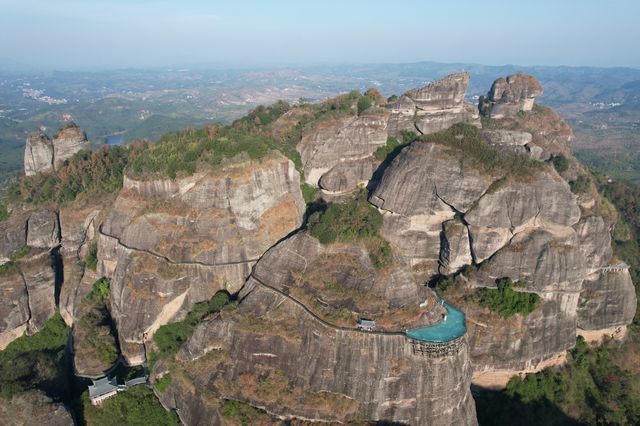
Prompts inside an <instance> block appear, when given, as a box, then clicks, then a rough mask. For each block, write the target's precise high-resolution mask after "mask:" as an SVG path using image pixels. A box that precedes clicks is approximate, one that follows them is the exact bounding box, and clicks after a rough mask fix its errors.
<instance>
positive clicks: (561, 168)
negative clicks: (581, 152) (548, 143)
mask: <svg viewBox="0 0 640 426" xmlns="http://www.w3.org/2000/svg"><path fill="white" fill-rule="evenodd" d="M551 162H552V163H553V167H555V168H556V170H557V171H558V173H564V172H566V171H567V170H569V159H568V158H567V157H565V156H564V155H562V154H559V155H554V156H553V158H552V159H551Z"/></svg>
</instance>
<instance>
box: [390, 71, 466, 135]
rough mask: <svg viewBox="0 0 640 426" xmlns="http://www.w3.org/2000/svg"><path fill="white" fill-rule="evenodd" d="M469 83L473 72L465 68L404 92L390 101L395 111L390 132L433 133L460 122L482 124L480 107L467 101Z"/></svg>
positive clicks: (392, 115) (398, 133)
mask: <svg viewBox="0 0 640 426" xmlns="http://www.w3.org/2000/svg"><path fill="white" fill-rule="evenodd" d="M468 84H469V74H468V73H466V72H462V73H457V74H451V75H448V76H447V77H445V78H442V79H440V80H436V81H434V82H431V83H429V84H428V85H426V86H424V87H421V88H419V89H413V90H410V91H409V92H407V93H405V94H404V95H402V96H400V97H399V98H398V100H397V101H396V102H394V103H391V104H389V105H387V108H388V109H389V111H390V113H391V115H390V117H389V134H390V135H391V136H396V137H397V136H400V135H401V133H402V131H404V130H408V131H413V132H415V131H416V130H417V131H418V132H420V133H422V134H429V133H435V132H437V131H440V130H443V129H446V128H448V127H450V126H452V125H454V124H456V123H471V124H476V125H479V119H478V117H479V116H478V111H477V109H476V108H475V107H474V106H473V105H471V104H469V103H467V102H465V101H464V95H465V93H466V91H467V85H468Z"/></svg>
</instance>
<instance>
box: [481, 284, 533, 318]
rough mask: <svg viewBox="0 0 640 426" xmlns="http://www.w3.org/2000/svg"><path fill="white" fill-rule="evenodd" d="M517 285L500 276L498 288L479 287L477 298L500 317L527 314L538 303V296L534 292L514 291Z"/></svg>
mask: <svg viewBox="0 0 640 426" xmlns="http://www.w3.org/2000/svg"><path fill="white" fill-rule="evenodd" d="M514 286H516V287H517V286H518V282H517V281H516V282H515V283H514V282H513V281H512V280H511V278H500V280H498V288H497V289H492V288H481V289H479V290H478V295H477V300H478V303H479V304H480V305H482V306H486V307H487V308H489V309H491V310H492V311H494V312H496V313H497V314H498V315H500V316H501V317H502V318H509V317H511V316H513V315H515V314H522V315H525V316H526V315H528V314H530V313H531V312H533V310H534V309H536V308H537V307H538V305H539V304H540V296H538V295H537V294H535V293H527V292H520V291H515V290H514V289H513V287H514Z"/></svg>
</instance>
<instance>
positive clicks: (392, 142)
mask: <svg viewBox="0 0 640 426" xmlns="http://www.w3.org/2000/svg"><path fill="white" fill-rule="evenodd" d="M399 146H400V142H399V141H398V139H396V138H394V137H391V136H389V137H388V138H387V143H386V145H384V146H381V147H379V148H378V149H376V159H378V160H380V161H384V160H385V159H386V158H387V156H388V155H389V154H391V153H392V152H393V151H394V150H395V149H396V148H397V147H399Z"/></svg>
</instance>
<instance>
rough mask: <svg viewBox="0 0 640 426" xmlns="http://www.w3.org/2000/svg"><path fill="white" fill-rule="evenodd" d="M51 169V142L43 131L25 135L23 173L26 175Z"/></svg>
mask: <svg viewBox="0 0 640 426" xmlns="http://www.w3.org/2000/svg"><path fill="white" fill-rule="evenodd" d="M52 170H53V144H52V143H51V140H50V139H49V137H48V136H47V135H45V134H43V133H39V132H35V133H31V134H29V136H28V137H27V144H26V146H25V148H24V173H25V174H26V175H27V176H32V175H35V174H36V173H46V172H50V171H52Z"/></svg>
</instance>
